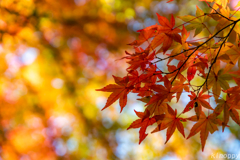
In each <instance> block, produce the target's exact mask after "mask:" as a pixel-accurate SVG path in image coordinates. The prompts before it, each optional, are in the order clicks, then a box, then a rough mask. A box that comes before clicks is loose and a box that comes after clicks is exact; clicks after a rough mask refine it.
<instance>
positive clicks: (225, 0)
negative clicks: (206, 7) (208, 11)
mask: <svg viewBox="0 0 240 160" xmlns="http://www.w3.org/2000/svg"><path fill="white" fill-rule="evenodd" d="M199 1H205V2H215V3H216V4H218V5H222V6H223V7H226V6H227V3H229V0H199Z"/></svg>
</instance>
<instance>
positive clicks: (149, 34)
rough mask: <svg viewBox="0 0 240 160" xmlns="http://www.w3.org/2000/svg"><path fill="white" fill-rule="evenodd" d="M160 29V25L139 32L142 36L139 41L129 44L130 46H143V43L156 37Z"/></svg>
mask: <svg viewBox="0 0 240 160" xmlns="http://www.w3.org/2000/svg"><path fill="white" fill-rule="evenodd" d="M157 28H158V25H157V24H155V25H152V26H149V27H146V28H144V29H141V30H138V32H140V35H139V37H138V40H135V41H133V42H132V43H129V45H132V46H139V45H141V44H142V43H143V42H145V41H147V40H148V39H149V38H151V37H153V36H156V35H157V33H156V30H157Z"/></svg>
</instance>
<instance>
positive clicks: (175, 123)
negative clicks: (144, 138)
mask: <svg viewBox="0 0 240 160" xmlns="http://www.w3.org/2000/svg"><path fill="white" fill-rule="evenodd" d="M167 106H168V112H166V114H165V115H164V118H163V120H160V124H159V125H158V126H157V128H155V129H154V130H153V131H152V133H154V132H158V131H161V130H164V129H166V128H168V129H167V139H166V142H165V144H166V143H167V142H168V140H169V139H170V138H171V136H172V135H173V133H174V131H175V129H176V128H177V129H178V131H179V132H180V133H181V134H182V135H183V137H185V134H184V127H183V124H182V122H186V120H185V119H183V118H178V117H177V110H175V112H174V110H173V109H172V108H171V107H170V106H169V105H167Z"/></svg>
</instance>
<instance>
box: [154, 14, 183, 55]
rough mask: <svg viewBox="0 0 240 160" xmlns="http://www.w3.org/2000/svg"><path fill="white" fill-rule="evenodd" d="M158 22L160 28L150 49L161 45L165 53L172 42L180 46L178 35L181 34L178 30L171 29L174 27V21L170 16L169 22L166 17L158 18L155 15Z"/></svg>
mask: <svg viewBox="0 0 240 160" xmlns="http://www.w3.org/2000/svg"><path fill="white" fill-rule="evenodd" d="M157 17H158V22H159V23H160V25H161V26H159V27H158V30H157V32H158V34H157V35H156V36H155V37H154V39H153V40H152V42H151V49H155V48H156V47H158V46H159V45H161V44H163V46H162V49H163V52H164V53H165V52H166V51H167V50H168V49H169V48H170V47H171V45H172V43H173V40H174V41H176V42H179V43H181V44H182V40H181V39H182V38H181V36H180V35H179V34H178V33H179V32H181V30H180V29H179V28H173V27H174V26H175V19H174V17H173V15H172V16H171V20H170V22H169V21H168V19H167V18H166V17H163V16H160V15H159V14H158V13H157Z"/></svg>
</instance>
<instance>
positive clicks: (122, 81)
mask: <svg viewBox="0 0 240 160" xmlns="http://www.w3.org/2000/svg"><path fill="white" fill-rule="evenodd" d="M113 78H114V80H115V83H117V84H109V85H107V86H106V87H104V88H102V89H96V91H103V92H113V93H112V94H111V95H110V96H109V97H108V99H107V103H106V105H105V106H104V108H103V109H102V110H104V109H105V108H107V107H109V106H110V105H111V104H113V103H114V102H115V101H116V100H118V99H119V104H120V107H121V112H122V110H123V108H124V107H125V106H126V104H127V94H128V93H129V92H130V90H132V89H133V87H132V86H127V84H128V81H129V79H128V77H124V78H120V77H115V76H113Z"/></svg>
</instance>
